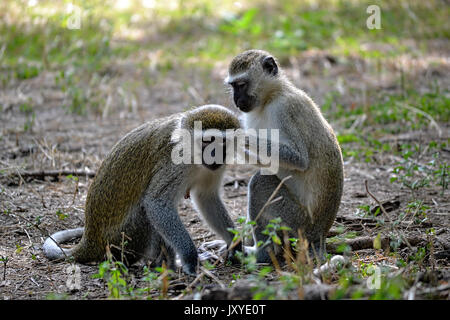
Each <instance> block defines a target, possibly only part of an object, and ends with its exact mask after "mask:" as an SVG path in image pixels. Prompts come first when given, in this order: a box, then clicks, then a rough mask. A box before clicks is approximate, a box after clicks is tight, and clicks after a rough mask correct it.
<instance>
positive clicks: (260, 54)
mask: <svg viewBox="0 0 450 320" xmlns="http://www.w3.org/2000/svg"><path fill="white" fill-rule="evenodd" d="M270 56H271V55H270V53H268V52H265V51H261V50H249V51H246V52H244V53H241V54H240V55H238V56H237V57H235V58H234V59H233V60H232V62H231V64H230V67H229V74H228V77H227V81H226V82H228V83H230V82H231V81H235V80H234V79H236V78H239V79H241V78H242V79H246V81H249V83H248V92H246V93H244V94H243V95H244V96H249V97H252V99H247V100H239V97H236V96H234V97H233V98H234V99H235V101H240V102H241V105H238V107H239V108H240V109H241V110H242V111H243V112H244V114H243V117H242V118H243V122H244V128H245V129H279V134H280V148H279V157H280V162H279V165H280V167H279V170H278V172H277V173H276V174H274V175H261V174H260V172H258V173H256V174H255V175H254V176H253V177H252V179H251V181H250V183H249V187H248V192H249V206H248V219H250V220H254V219H255V218H256V217H257V216H258V214H259V212H260V211H261V208H262V207H263V205H264V204H265V202H266V201H267V199H268V198H269V197H270V196H271V194H272V193H273V192H274V190H275V189H276V187H277V186H278V185H279V183H280V182H281V181H282V180H283V179H284V178H285V177H287V176H291V178H290V179H288V180H287V181H286V182H285V184H284V185H283V186H282V187H281V189H280V190H279V193H278V196H281V197H282V199H281V200H280V201H278V202H275V203H273V204H270V205H269V206H267V207H266V208H265V210H264V212H263V213H262V214H261V215H260V216H259V218H258V220H257V221H256V223H257V225H256V228H255V230H254V240H255V241H256V242H258V241H265V240H266V238H267V236H265V235H264V234H263V233H262V231H263V230H264V228H265V227H266V225H267V223H268V222H269V221H270V220H271V219H273V218H276V217H280V218H281V219H282V221H283V224H284V225H285V226H288V227H290V228H291V231H290V232H289V236H290V237H299V231H300V232H301V234H302V235H303V236H304V237H306V239H307V240H308V241H309V243H310V244H311V247H310V249H312V251H313V250H314V251H315V252H316V253H318V254H319V257H321V256H323V254H324V253H325V238H326V235H327V232H328V230H329V229H330V227H331V225H332V224H333V222H334V220H335V217H336V213H337V211H338V208H339V205H340V201H341V196H342V189H343V181H344V177H343V161H342V154H341V150H340V147H339V144H338V142H337V139H336V136H335V134H334V132H333V129H332V128H331V126H330V125H329V124H328V122H327V121H326V120H325V119H324V118H323V116H322V114H321V112H320V110H319V108H318V107H317V106H316V104H315V103H314V102H313V101H312V100H311V99H310V98H309V97H308V96H307V95H306V93H304V92H303V91H301V90H300V89H298V88H296V87H295V86H294V85H293V84H292V83H291V82H290V81H289V80H288V79H287V77H286V75H285V74H284V72H283V70H282V69H281V68H278V73H277V74H276V75H268V74H267V73H265V72H263V70H262V67H261V61H262V59H265V58H267V57H270ZM275 61H276V60H275ZM242 101H243V102H242ZM245 103H248V105H246V104H245ZM266 249H267V248H260V249H259V250H258V252H257V258H258V261H259V262H269V261H270V259H269V255H268V253H267V251H266ZM272 250H274V251H275V253H277V254H280V253H281V248H277V247H274V248H272Z"/></svg>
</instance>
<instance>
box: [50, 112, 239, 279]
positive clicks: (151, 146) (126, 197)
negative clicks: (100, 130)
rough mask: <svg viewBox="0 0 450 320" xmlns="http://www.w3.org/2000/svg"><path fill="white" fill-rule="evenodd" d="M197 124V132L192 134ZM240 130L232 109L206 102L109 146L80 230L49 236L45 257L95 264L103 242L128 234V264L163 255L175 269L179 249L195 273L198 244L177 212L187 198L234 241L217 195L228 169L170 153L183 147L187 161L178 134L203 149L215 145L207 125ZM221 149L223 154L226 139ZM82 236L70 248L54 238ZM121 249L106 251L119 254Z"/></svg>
mask: <svg viewBox="0 0 450 320" xmlns="http://www.w3.org/2000/svg"><path fill="white" fill-rule="evenodd" d="M198 123H200V125H201V129H202V130H203V131H202V132H194V131H195V130H194V127H195V126H196V124H198ZM239 127H240V123H239V120H238V119H237V118H236V116H235V115H234V114H233V113H232V112H231V111H229V110H227V109H226V108H225V107H222V106H219V105H206V106H202V107H199V108H196V109H192V110H189V111H186V112H182V113H178V114H174V115H171V116H168V117H166V118H162V119H157V120H154V121H151V122H148V123H145V124H143V125H141V126H140V127H138V128H136V129H134V130H132V131H131V132H129V133H128V134H127V135H125V136H124V137H123V138H122V139H121V140H120V141H119V142H118V143H117V144H116V145H115V146H114V147H113V148H112V150H111V152H110V153H109V155H108V156H107V157H106V159H105V160H104V161H103V163H102V165H101V166H100V168H99V170H98V172H97V174H96V176H95V178H94V180H93V182H92V184H91V185H90V188H89V191H88V194H87V199H86V211H85V226H84V228H77V229H70V230H64V231H60V232H57V233H55V234H53V235H52V236H51V238H48V239H47V240H46V241H45V243H44V246H43V250H44V253H45V255H46V256H47V257H48V258H49V259H60V258H64V257H66V256H73V257H74V259H75V261H77V262H80V263H86V262H91V261H93V262H94V261H95V262H97V261H102V260H104V259H105V252H106V251H105V250H106V247H107V246H108V245H109V246H110V248H112V249H113V248H119V249H120V248H121V245H122V241H123V239H125V240H126V246H125V253H126V255H125V256H126V260H127V261H126V262H127V263H128V264H132V263H133V262H136V261H137V260H139V259H141V258H146V259H149V260H152V261H154V262H155V263H156V264H159V263H161V262H162V259H164V260H165V261H166V262H167V263H168V265H169V267H171V268H173V267H174V265H175V253H177V254H179V256H180V258H181V264H182V266H183V270H184V272H186V273H187V274H189V275H195V273H196V267H197V262H198V255H197V249H196V247H195V245H194V243H193V241H192V239H191V237H190V236H189V234H188V232H187V230H186V228H185V227H184V225H183V223H182V222H181V220H180V217H179V215H178V212H177V204H178V203H179V201H180V199H183V197H186V198H187V197H191V198H192V200H193V203H194V206H195V208H196V209H197V210H198V211H200V213H201V214H202V216H203V217H204V218H205V220H206V222H207V223H208V224H209V225H210V226H211V228H212V229H213V230H214V231H215V232H216V233H217V234H218V235H219V236H221V237H222V238H223V239H224V240H225V242H226V243H227V244H230V243H231V241H232V239H233V235H232V234H231V233H230V232H229V231H228V230H227V229H228V228H233V227H234V225H233V222H232V220H231V219H230V217H229V215H228V213H227V210H226V209H225V206H224V204H223V202H222V200H221V198H220V195H219V191H220V187H221V181H222V176H223V173H224V170H225V166H224V165H223V163H224V162H223V161H222V160H223V159H215V158H213V160H215V161H211V160H210V161H209V162H208V161H205V157H204V156H205V153H202V154H201V157H200V162H197V164H195V163H194V164H189V163H188V164H186V163H180V162H179V161H178V163H177V164H175V163H174V157H176V156H179V152H180V151H181V153H184V154H182V156H183V159H186V155H187V159H188V160H191V155H190V154H188V153H190V152H191V150H186V149H183V148H180V144H181V143H186V141H180V131H181V132H183V130H184V132H188V133H190V136H189V139H190V137H194V139H196V140H194V141H193V144H194V149H195V147H196V146H197V147H199V148H200V151H205V150H206V149H207V148H210V147H211V144H212V143H213V141H211V142H209V141H210V140H212V139H211V137H209V138H208V139H205V136H204V135H205V132H207V130H208V129H216V131H219V132H221V133H224V132H225V130H227V129H237V128H239ZM195 137H197V138H195ZM205 140H207V141H205ZM208 140H209V141H208ZM187 142H188V143H187V145H188V146H189V145H190V141H187ZM181 147H183V146H181ZM220 148H222V149H223V157H225V156H226V155H225V144H222V146H221V147H220ZM210 149H211V148H210ZM222 149H221V150H222ZM221 150H220V151H221ZM214 151H215V149H214V148H213V149H212V153H213V154H212V157H214ZM186 152H187V153H186ZM195 156H196V155H194V157H195ZM210 156H211V155H210ZM123 233H124V234H123ZM81 235H82V238H81V241H80V243H79V244H78V245H77V246H76V247H75V248H72V249H63V250H64V251H62V248H60V247H59V245H57V244H56V243H55V241H56V242H58V243H59V242H64V241H67V240H69V239H71V238H75V237H80V236H81ZM119 249H116V250H111V252H113V254H115V255H117V256H119V257H120V253H121V252H120V250H119ZM114 252H115V253H114ZM162 253H164V256H163V255H162ZM122 254H123V252H122Z"/></svg>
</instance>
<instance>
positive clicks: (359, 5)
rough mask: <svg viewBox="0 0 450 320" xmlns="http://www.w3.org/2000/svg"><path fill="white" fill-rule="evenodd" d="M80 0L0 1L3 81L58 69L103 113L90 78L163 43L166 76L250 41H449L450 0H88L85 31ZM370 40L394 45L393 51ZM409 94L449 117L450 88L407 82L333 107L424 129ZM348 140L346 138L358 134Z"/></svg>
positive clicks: (83, 104)
mask: <svg viewBox="0 0 450 320" xmlns="http://www.w3.org/2000/svg"><path fill="white" fill-rule="evenodd" d="M70 2H71V1H68V0H67V1H57V2H56V1H49V0H41V1H39V2H38V3H37V5H35V6H29V5H28V1H25V0H21V1H13V0H4V1H2V2H1V3H0V52H2V51H1V50H4V52H3V54H2V55H0V68H2V70H3V71H4V72H2V73H1V74H0V86H1V87H6V86H8V85H9V83H10V82H11V81H14V80H15V81H23V80H27V79H32V78H35V77H38V76H39V74H40V73H41V72H42V71H44V70H51V71H56V72H57V73H59V74H60V76H57V78H59V79H55V81H56V82H57V85H58V86H60V88H61V90H62V91H64V92H66V94H67V96H68V99H67V101H66V103H65V105H64V107H65V108H66V110H68V112H73V113H78V114H85V113H86V112H87V111H90V110H94V111H95V112H101V105H102V104H104V97H103V96H102V95H101V94H100V93H97V92H95V90H93V91H92V92H90V91H89V92H88V91H87V90H86V85H89V86H90V87H92V88H95V86H96V84H97V83H98V79H99V78H102V77H103V76H104V75H105V74H108V70H110V67H111V66H112V65H115V64H117V63H120V61H122V60H123V59H129V60H131V61H132V62H133V63H135V65H136V66H137V67H139V68H142V70H143V74H146V70H147V69H148V66H149V65H150V64H152V63H154V61H153V60H154V58H149V56H148V55H147V53H149V52H153V53H155V52H156V53H158V52H160V54H157V56H158V58H157V59H155V60H156V69H157V71H159V72H160V76H161V77H163V76H164V74H165V72H167V71H170V70H177V72H183V70H192V68H195V69H196V70H206V72H208V70H210V69H211V68H212V67H213V66H215V65H216V63H217V62H223V61H229V59H231V57H232V56H234V55H235V54H237V53H239V52H240V51H242V50H245V49H248V48H262V49H266V50H269V51H271V52H273V53H274V54H275V55H276V56H277V57H278V58H279V59H280V61H281V63H282V64H284V63H285V62H286V60H287V58H288V57H290V56H292V55H296V54H299V53H300V52H302V51H304V50H307V49H320V50H327V51H328V52H330V53H331V54H334V55H337V56H338V57H345V56H347V55H358V56H360V57H362V58H366V59H376V60H377V61H379V63H380V64H382V63H383V61H384V59H386V58H389V57H390V56H395V55H399V54H403V53H409V54H415V51H413V49H410V47H409V46H407V45H406V41H407V40H410V39H414V40H415V41H417V42H419V44H420V48H421V49H422V50H424V51H426V50H427V43H428V42H427V41H428V40H429V39H446V40H448V38H449V30H450V28H449V22H448V16H449V13H450V7H448V6H445V5H444V4H443V3H442V2H441V1H438V0H435V1H427V2H424V1H394V0H389V1H336V0H327V1H311V2H301V3H299V2H293V1H289V0H282V1H277V2H275V1H273V2H267V1H263V0H250V1H247V2H245V3H242V5H239V6H238V5H236V4H235V1H232V0H225V1H221V2H220V5H218V4H217V3H216V2H213V1H211V0H190V1H183V2H176V3H178V5H177V6H174V5H173V4H174V3H175V2H173V1H170V0H168V1H167V2H166V3H163V2H157V3H156V6H155V7H154V8H152V9H148V8H144V7H143V6H142V4H141V2H140V1H137V0H135V1H131V2H130V3H131V6H130V7H129V8H127V9H118V8H117V7H116V2H115V1H113V0H106V1H100V0H94V1H87V0H78V1H72V2H73V3H74V4H75V5H77V6H79V7H80V8H82V20H81V22H82V24H81V29H79V30H70V29H68V28H67V24H68V19H69V18H70V14H69V13H67V11H66V9H67V5H68V4H69V3H70ZM372 4H376V5H379V6H380V9H381V27H382V29H380V30H376V29H375V30H369V29H368V28H367V27H366V19H367V18H368V16H369V14H367V13H366V9H367V7H368V6H369V5H372ZM135 34H138V35H137V36H136V35H135ZM368 44H369V45H370V44H376V45H378V44H381V45H387V46H388V48H389V50H386V49H384V50H381V49H379V46H373V47H371V46H367V45H368ZM2 47H3V49H2ZM380 50H381V51H380ZM143 81H145V80H143ZM399 102H400V103H407V104H409V105H411V106H413V107H415V108H418V109H420V110H422V111H424V112H426V113H428V114H430V115H431V116H432V117H437V119H436V120H440V121H448V119H449V109H450V108H448V105H449V98H448V91H445V92H439V91H438V90H436V92H429V93H427V94H425V95H419V94H418V93H415V92H411V93H409V92H407V88H404V93H403V95H402V96H400V97H397V96H390V97H387V98H383V97H380V99H379V101H377V102H375V103H372V105H371V106H370V107H369V109H368V110H366V109H365V108H362V107H357V108H355V109H349V108H348V106H337V107H336V110H327V105H326V104H325V105H324V111H326V112H331V119H333V117H336V118H338V117H341V116H354V115H359V114H362V113H366V112H368V113H369V119H368V121H369V122H374V123H379V124H390V123H400V124H401V125H403V124H405V123H408V124H411V125H412V126H413V128H415V127H421V126H423V125H424V124H426V123H427V121H428V120H427V119H426V117H424V116H423V115H421V114H414V113H413V112H410V110H407V109H404V108H403V109H402V107H400V106H399V104H398V103H399ZM366 108H367V107H366ZM349 121H350V120H349ZM349 123H350V122H349ZM395 127H396V128H399V127H401V126H398V125H397V126H395ZM394 129H395V128H393V130H394ZM341 139H343V141H342V142H343V143H346V142H347V141H348V139H353V140H355V138H352V137H341ZM357 139H359V138H357Z"/></svg>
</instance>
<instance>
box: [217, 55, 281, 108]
mask: <svg viewBox="0 0 450 320" xmlns="http://www.w3.org/2000/svg"><path fill="white" fill-rule="evenodd" d="M238 57H239V56H238ZM242 59H244V58H242ZM253 59H254V60H255V63H253V64H249V65H248V66H247V67H246V69H244V70H242V69H240V70H239V71H236V70H235V71H231V72H230V74H229V76H228V77H227V79H225V82H226V83H228V84H230V85H231V86H232V88H233V100H234V103H235V104H236V107H238V108H239V110H241V111H242V112H250V111H252V110H253V109H254V108H255V107H257V106H258V105H261V104H262V103H264V101H266V99H265V97H266V96H270V91H272V90H271V88H272V83H273V81H274V80H275V81H276V79H277V76H278V65H277V63H276V61H275V59H274V58H273V57H272V56H270V55H262V56H261V55H256V57H254V58H253ZM238 60H239V59H238ZM244 60H245V59H244ZM247 62H248V61H247ZM234 64H236V65H241V66H242V65H246V64H245V63H243V62H242V61H241V62H236V61H234ZM247 64H248V63H247ZM234 69H235V67H233V62H232V67H231V68H230V70H234Z"/></svg>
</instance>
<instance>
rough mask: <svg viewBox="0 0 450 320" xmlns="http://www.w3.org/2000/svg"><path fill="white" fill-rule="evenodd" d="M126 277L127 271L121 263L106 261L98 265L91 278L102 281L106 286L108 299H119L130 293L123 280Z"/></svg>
mask: <svg viewBox="0 0 450 320" xmlns="http://www.w3.org/2000/svg"><path fill="white" fill-rule="evenodd" d="M127 276H128V269H127V267H126V266H125V265H124V264H123V263H122V262H120V261H111V260H106V261H103V262H102V263H100V265H99V267H98V272H97V273H96V274H94V275H93V276H92V278H95V279H103V280H104V281H105V282H106V283H107V285H108V290H109V297H110V298H114V299H119V298H121V297H122V296H123V295H124V294H125V295H126V294H128V293H129V291H130V290H129V288H128V285H127V282H126V280H125V279H126V277H127Z"/></svg>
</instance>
